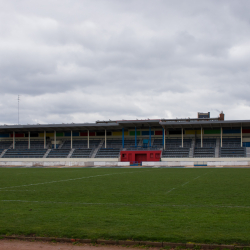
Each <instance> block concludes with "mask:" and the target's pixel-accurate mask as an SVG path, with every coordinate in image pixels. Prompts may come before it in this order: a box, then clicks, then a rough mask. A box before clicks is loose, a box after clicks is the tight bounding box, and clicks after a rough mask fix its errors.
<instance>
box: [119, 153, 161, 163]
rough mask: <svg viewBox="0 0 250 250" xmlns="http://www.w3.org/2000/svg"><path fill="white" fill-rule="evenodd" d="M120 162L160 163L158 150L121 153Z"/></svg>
mask: <svg viewBox="0 0 250 250" xmlns="http://www.w3.org/2000/svg"><path fill="white" fill-rule="evenodd" d="M120 154H121V161H129V162H130V163H133V162H138V163H141V162H142V161H160V159H161V151H160V150H141V151H139V150H138V151H137V150H135V151H121V153H120Z"/></svg>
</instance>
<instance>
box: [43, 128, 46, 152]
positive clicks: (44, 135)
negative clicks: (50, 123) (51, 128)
mask: <svg viewBox="0 0 250 250" xmlns="http://www.w3.org/2000/svg"><path fill="white" fill-rule="evenodd" d="M43 144H44V149H46V131H44V134H43Z"/></svg>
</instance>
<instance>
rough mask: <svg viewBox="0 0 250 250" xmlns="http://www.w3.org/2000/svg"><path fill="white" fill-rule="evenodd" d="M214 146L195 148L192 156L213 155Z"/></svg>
mask: <svg viewBox="0 0 250 250" xmlns="http://www.w3.org/2000/svg"><path fill="white" fill-rule="evenodd" d="M214 156H215V148H195V149H194V157H204V158H206V157H214Z"/></svg>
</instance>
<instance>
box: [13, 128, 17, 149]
mask: <svg viewBox="0 0 250 250" xmlns="http://www.w3.org/2000/svg"><path fill="white" fill-rule="evenodd" d="M15 144H16V140H15V131H13V149H15V146H16V145H15Z"/></svg>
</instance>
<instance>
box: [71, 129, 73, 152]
mask: <svg viewBox="0 0 250 250" xmlns="http://www.w3.org/2000/svg"><path fill="white" fill-rule="evenodd" d="M70 148H71V149H72V148H73V135H72V130H71V131H70Z"/></svg>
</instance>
